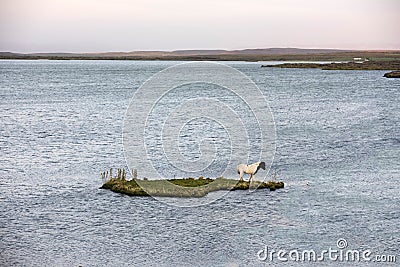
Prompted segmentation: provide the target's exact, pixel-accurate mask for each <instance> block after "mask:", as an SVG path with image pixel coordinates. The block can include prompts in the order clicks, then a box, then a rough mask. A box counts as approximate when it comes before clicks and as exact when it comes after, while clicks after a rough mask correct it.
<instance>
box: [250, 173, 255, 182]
mask: <svg viewBox="0 0 400 267" xmlns="http://www.w3.org/2000/svg"><path fill="white" fill-rule="evenodd" d="M253 176H254V174H251V175H250V179H249V182H251V180H252V179H253Z"/></svg>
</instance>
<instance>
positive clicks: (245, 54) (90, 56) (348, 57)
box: [0, 48, 400, 62]
mask: <svg viewBox="0 0 400 267" xmlns="http://www.w3.org/2000/svg"><path fill="white" fill-rule="evenodd" d="M354 58H368V59H370V60H372V61H387V60H391V61H400V50H388V51H363V50H335V49H298V48H267V49H244V50H234V51H227V50H180V51H172V52H168V51H135V52H106V53H26V54H22V53H13V52H0V59H23V60H40V59H48V60H152V61H153V60H173V61H250V62H258V61H352V60H353V59H354Z"/></svg>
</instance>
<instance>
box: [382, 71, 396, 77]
mask: <svg viewBox="0 0 400 267" xmlns="http://www.w3.org/2000/svg"><path fill="white" fill-rule="evenodd" d="M383 77H386V78H400V70H399V71H391V72H388V73H385V75H383Z"/></svg>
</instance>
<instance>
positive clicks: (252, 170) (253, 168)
mask: <svg viewBox="0 0 400 267" xmlns="http://www.w3.org/2000/svg"><path fill="white" fill-rule="evenodd" d="M260 168H261V169H263V170H265V162H263V161H261V162H256V163H253V164H251V165H247V164H239V165H237V167H236V170H237V172H238V174H239V175H240V181H243V174H244V173H246V174H250V179H249V182H250V181H251V179H253V177H254V174H256V173H257V172H258V170H259V169H260Z"/></svg>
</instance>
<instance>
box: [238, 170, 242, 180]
mask: <svg viewBox="0 0 400 267" xmlns="http://www.w3.org/2000/svg"><path fill="white" fill-rule="evenodd" d="M239 177H240V181H243V172H242V171H241V172H240V174H239Z"/></svg>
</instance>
